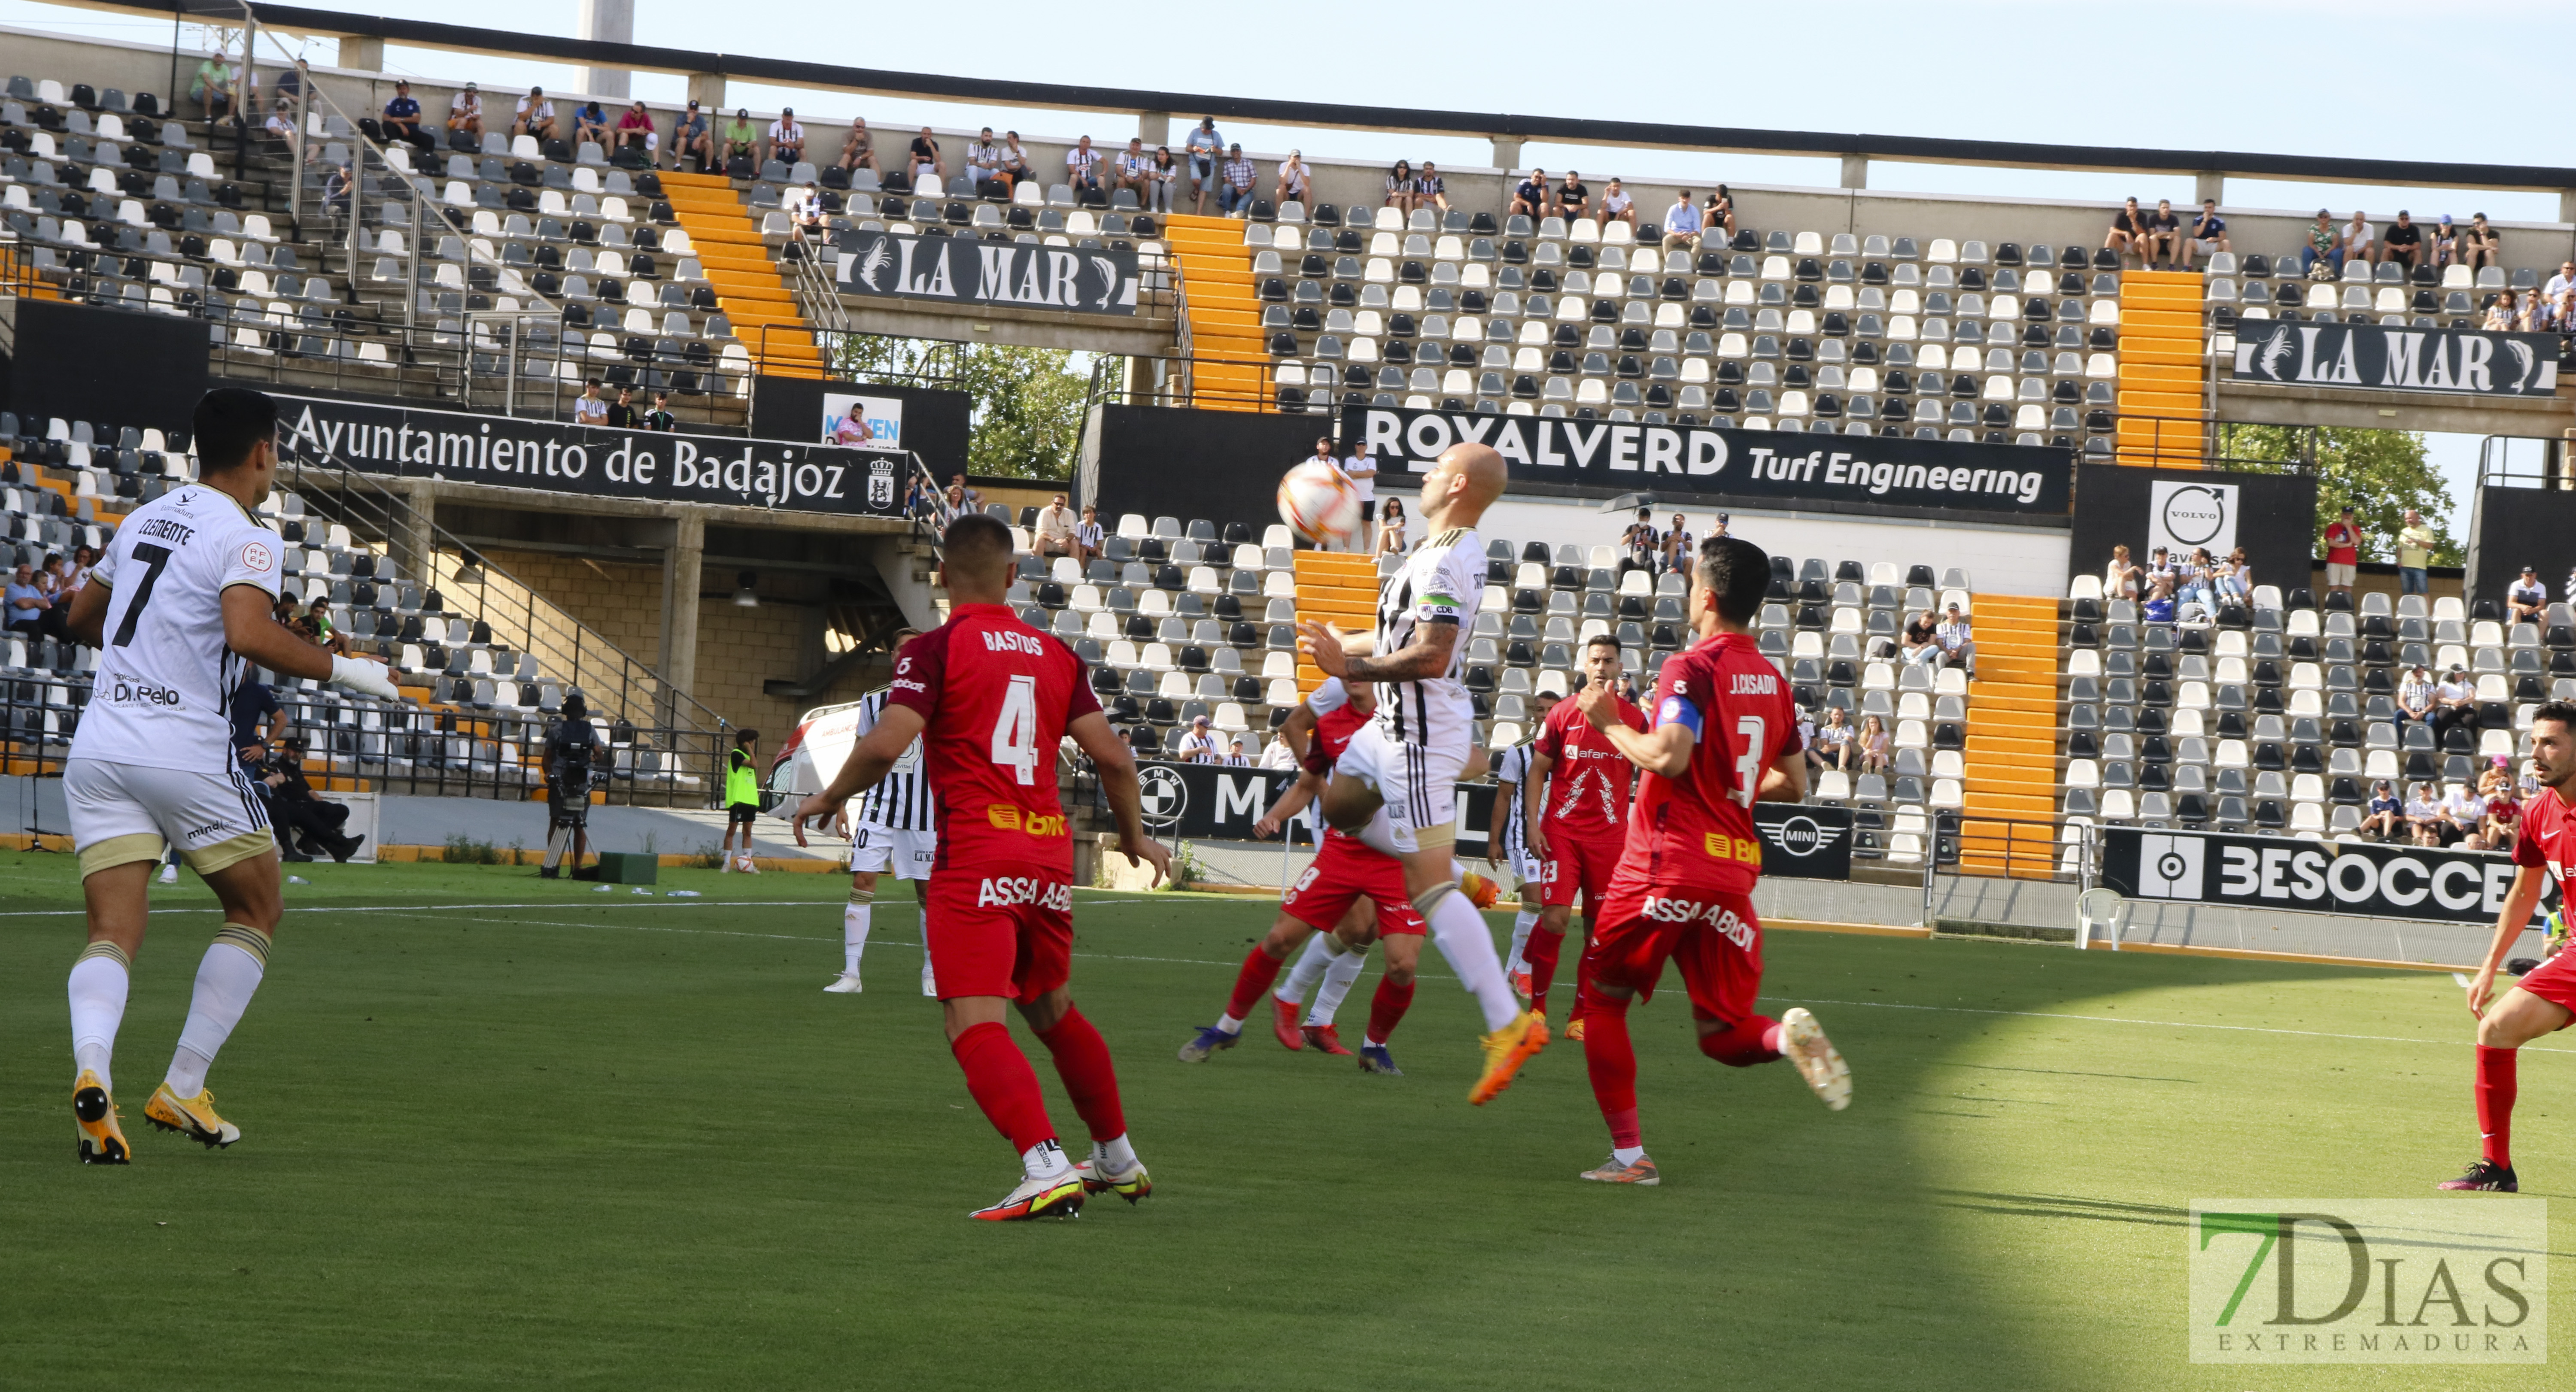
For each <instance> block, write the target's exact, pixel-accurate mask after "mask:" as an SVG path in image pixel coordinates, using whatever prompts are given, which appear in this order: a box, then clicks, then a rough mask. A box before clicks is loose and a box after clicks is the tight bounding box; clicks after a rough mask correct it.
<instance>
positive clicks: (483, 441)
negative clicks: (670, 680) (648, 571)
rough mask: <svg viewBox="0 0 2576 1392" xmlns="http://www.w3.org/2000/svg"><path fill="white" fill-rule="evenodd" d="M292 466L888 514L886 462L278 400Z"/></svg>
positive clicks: (836, 451) (892, 488)
mask: <svg viewBox="0 0 2576 1392" xmlns="http://www.w3.org/2000/svg"><path fill="white" fill-rule="evenodd" d="M279 403H280V406H281V412H282V413H281V416H280V419H279V424H278V438H277V445H278V452H279V454H280V455H281V456H282V457H283V458H285V459H287V460H289V461H290V462H294V463H298V464H304V465H308V466H309V465H320V466H323V467H345V468H351V469H356V470H359V471H361V472H366V473H378V474H397V475H405V476H410V477H436V478H444V479H451V480H454V481H456V482H459V483H487V484H494V485H498V486H502V487H508V488H536V489H543V490H546V491H549V492H559V493H576V494H589V495H598V496H608V497H644V498H657V499H667V500H670V501H674V502H704V503H727V504H732V505H735V506H742V507H759V508H772V509H795V510H803V511H812V512H841V513H879V514H891V513H893V512H896V511H898V510H899V509H900V507H901V493H902V489H901V488H900V487H899V486H897V483H898V480H896V479H895V478H894V475H893V472H892V471H893V470H894V469H895V467H896V466H895V462H894V461H891V460H889V459H887V458H886V457H884V456H881V455H878V456H866V455H861V454H859V453H857V452H855V451H851V450H846V449H841V448H838V447H835V446H828V445H807V444H789V443H785V442H780V441H769V440H754V441H744V440H727V439H718V438H715V437H711V436H692V435H678V434H663V433H657V432H652V431H638V430H610V429H605V428H600V427H591V426H580V425H574V424H570V423H567V422H558V421H535V420H523V419H516V418H507V417H505V418H499V419H495V418H491V417H483V416H475V415H469V414H466V413H462V412H454V411H423V410H416V409H413V408H411V407H405V406H374V405H361V404H358V403H354V402H345V401H322V400H316V399H310V398H296V397H280V398H279Z"/></svg>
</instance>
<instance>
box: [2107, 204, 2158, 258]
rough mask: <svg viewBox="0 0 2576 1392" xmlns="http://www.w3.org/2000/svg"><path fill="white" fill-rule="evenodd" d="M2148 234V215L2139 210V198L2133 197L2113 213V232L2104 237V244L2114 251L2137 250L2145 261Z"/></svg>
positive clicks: (2139, 256)
mask: <svg viewBox="0 0 2576 1392" xmlns="http://www.w3.org/2000/svg"><path fill="white" fill-rule="evenodd" d="M2146 236H2147V215H2146V214H2145V213H2142V212H2140V211H2138V200H2136V199H2134V198H2132V199H2130V200H2128V201H2127V202H2125V203H2123V204H2121V205H2120V210H2119V211H2118V212H2115V213H2113V214H2111V232H2110V235H2108V236H2106V237H2104V238H2103V239H2102V245H2103V246H2105V247H2107V248H2109V249H2110V250H2112V251H2117V252H2136V253H2137V254H2138V258H2139V259H2140V260H2142V261H2143V260H2145V259H2146V247H2145V241H2146Z"/></svg>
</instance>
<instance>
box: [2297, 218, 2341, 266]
mask: <svg viewBox="0 0 2576 1392" xmlns="http://www.w3.org/2000/svg"><path fill="white" fill-rule="evenodd" d="M2320 261H2323V262H2325V263H2326V266H2327V269H2328V270H2329V271H2330V272H2331V273H2332V274H2336V275H2340V274H2342V273H2343V238H2342V237H2341V236H2339V235H2337V234H2336V232H2335V225H2334V214H2332V213H2330V212H2327V211H2326V210H2325V209H2323V208H2319V209H2317V217H2316V221H2314V222H2311V223H2309V224H2308V240H2307V244H2306V245H2305V246H2302V247H2300V248H2299V274H2301V275H2303V276H2307V277H2309V278H2311V279H2314V278H2315V276H2316V273H2317V263H2318V262H2320Z"/></svg>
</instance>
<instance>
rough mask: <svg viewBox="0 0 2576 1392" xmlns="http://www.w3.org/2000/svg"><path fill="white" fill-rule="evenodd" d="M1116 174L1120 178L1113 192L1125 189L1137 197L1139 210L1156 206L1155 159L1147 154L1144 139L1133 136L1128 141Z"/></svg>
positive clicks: (1120, 155)
mask: <svg viewBox="0 0 2576 1392" xmlns="http://www.w3.org/2000/svg"><path fill="white" fill-rule="evenodd" d="M1115 173H1116V174H1117V176H1118V182H1117V184H1116V186H1115V188H1114V189H1113V190H1112V191H1113V192H1114V191H1115V189H1125V190H1126V191H1127V192H1129V193H1132V194H1134V195H1136V206H1137V207H1139V208H1150V207H1152V206H1154V157H1153V156H1152V155H1150V154H1148V153H1146V151H1145V141H1144V137H1142V136H1132V137H1130V138H1129V139H1128V141H1127V148H1126V149H1124V150H1121V151H1119V152H1118V160H1117V167H1116V169H1115Z"/></svg>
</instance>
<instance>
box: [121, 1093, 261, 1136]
mask: <svg viewBox="0 0 2576 1392" xmlns="http://www.w3.org/2000/svg"><path fill="white" fill-rule="evenodd" d="M143 1119H144V1120H145V1121H148V1122H151V1123H152V1124H153V1125H155V1126H158V1127H160V1128H161V1129H162V1130H164V1131H176V1132H178V1133H179V1134H180V1135H182V1136H185V1137H187V1138H188V1139H189V1140H192V1141H195V1142H196V1143H197V1144H199V1145H201V1146H204V1147H205V1148H206V1149H208V1150H213V1149H216V1148H217V1147H220V1146H228V1145H231V1144H232V1143H233V1142H235V1141H238V1140H240V1139H241V1128H240V1127H238V1126H235V1125H233V1124H232V1123H231V1122H229V1121H226V1120H224V1119H223V1118H222V1117H219V1116H217V1115H215V1094H214V1092H213V1090H212V1089H208V1088H199V1089H197V1095H196V1096H194V1097H181V1096H180V1095H179V1094H177V1093H175V1092H172V1091H171V1090H170V1085H169V1084H168V1083H163V1084H162V1085H161V1086H159V1087H157V1088H154V1089H153V1090H152V1100H151V1101H149V1102H146V1103H144V1104H143Z"/></svg>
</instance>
